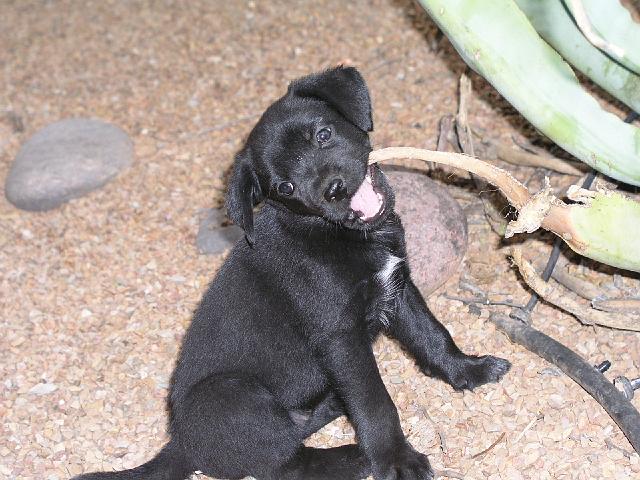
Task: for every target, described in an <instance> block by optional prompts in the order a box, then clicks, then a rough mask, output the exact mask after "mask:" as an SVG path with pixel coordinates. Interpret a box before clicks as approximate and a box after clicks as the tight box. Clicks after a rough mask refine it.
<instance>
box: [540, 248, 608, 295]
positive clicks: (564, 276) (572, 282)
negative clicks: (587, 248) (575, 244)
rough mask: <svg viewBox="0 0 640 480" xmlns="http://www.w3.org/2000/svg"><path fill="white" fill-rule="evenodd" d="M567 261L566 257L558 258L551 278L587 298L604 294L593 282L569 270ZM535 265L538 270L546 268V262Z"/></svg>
mask: <svg viewBox="0 0 640 480" xmlns="http://www.w3.org/2000/svg"><path fill="white" fill-rule="evenodd" d="M567 263H568V262H567V260H566V259H563V258H562V257H560V259H559V260H558V266H557V267H556V268H555V269H554V270H553V272H552V273H551V278H553V279H554V280H555V281H556V282H558V283H559V284H560V285H562V286H563V287H565V288H568V289H569V290H571V291H572V292H574V293H575V294H577V295H579V296H581V297H582V298H584V299H585V300H589V301H591V300H593V299H594V298H597V297H600V296H602V295H603V291H602V290H600V289H599V288H598V287H596V286H595V285H594V284H593V283H591V282H588V281H586V280H583V279H581V278H578V277H576V276H574V275H571V274H570V273H569V272H567V270H566V269H565V268H564V267H565V266H566V265H567ZM535 267H536V271H537V272H541V271H542V270H543V269H544V262H537V263H536V264H535Z"/></svg>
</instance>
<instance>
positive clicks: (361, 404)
mask: <svg viewBox="0 0 640 480" xmlns="http://www.w3.org/2000/svg"><path fill="white" fill-rule="evenodd" d="M317 348H318V351H319V357H320V358H321V362H322V363H323V365H324V367H325V368H326V370H327V373H328V374H329V377H330V378H331V381H332V384H333V385H334V386H335V388H336V390H337V392H338V395H339V396H340V398H342V400H343V402H344V405H345V407H346V410H347V414H348V416H349V419H350V420H351V422H352V423H353V425H354V427H355V429H356V433H357V436H358V439H359V444H360V447H361V448H362V450H363V451H364V453H365V455H366V456H367V458H368V459H369V461H370V462H371V469H372V472H373V476H374V477H375V478H376V479H380V480H382V479H384V480H395V479H406V478H410V479H416V480H418V479H420V480H428V479H431V478H433V471H432V469H431V466H430V465H429V461H428V460H427V457H426V456H425V455H422V454H420V453H418V452H416V451H415V450H414V449H413V448H412V447H411V445H409V443H408V442H407V441H406V440H405V438H404V434H403V432H402V429H401V427H400V420H399V418H398V412H397V411H396V407H395V405H394V404H393V401H392V400H391V397H390V396H389V394H388V392H387V390H386V388H385V386H384V384H383V383H382V379H381V378H380V373H379V371H378V367H377V365H376V361H375V358H374V356H373V351H372V349H371V344H370V342H369V336H368V334H367V332H366V330H365V328H361V329H359V328H358V327H353V328H352V329H349V330H347V329H344V328H343V329H341V330H340V331H339V332H333V333H332V334H331V335H328V336H325V337H324V338H323V340H322V341H320V342H318V344H317Z"/></svg>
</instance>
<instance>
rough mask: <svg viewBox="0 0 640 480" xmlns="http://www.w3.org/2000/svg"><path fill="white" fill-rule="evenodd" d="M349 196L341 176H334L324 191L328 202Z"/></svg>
mask: <svg viewBox="0 0 640 480" xmlns="http://www.w3.org/2000/svg"><path fill="white" fill-rule="evenodd" d="M346 196H347V187H346V186H345V184H344V181H343V180H342V179H341V178H334V179H333V180H331V182H330V183H329V186H328V187H327V189H326V190H325V191H324V199H325V200H326V201H327V202H333V201H334V200H335V201H340V200H342V199H343V198H345V197H346Z"/></svg>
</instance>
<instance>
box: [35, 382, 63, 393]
mask: <svg viewBox="0 0 640 480" xmlns="http://www.w3.org/2000/svg"><path fill="white" fill-rule="evenodd" d="M57 389H58V386H57V385H55V384H53V383H38V384H37V385H34V386H33V387H31V389H30V390H29V393H31V394H33V395H48V394H49V393H52V392H55V391H56V390H57Z"/></svg>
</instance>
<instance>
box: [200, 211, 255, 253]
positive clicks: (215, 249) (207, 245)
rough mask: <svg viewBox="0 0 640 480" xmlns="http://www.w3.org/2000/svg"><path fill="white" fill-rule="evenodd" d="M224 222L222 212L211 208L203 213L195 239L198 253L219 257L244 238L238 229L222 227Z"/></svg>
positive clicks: (224, 218)
mask: <svg viewBox="0 0 640 480" xmlns="http://www.w3.org/2000/svg"><path fill="white" fill-rule="evenodd" d="M225 222H226V217H225V214H224V211H223V210H220V209H217V208H211V209H208V210H205V211H204V212H203V214H202V215H201V217H200V226H199V228H198V236H197V237H196V244H197V246H198V250H199V251H200V253H204V254H207V255H219V254H221V253H223V252H224V251H225V250H227V249H228V248H231V247H233V246H234V245H235V244H236V242H237V241H238V240H240V239H241V238H243V237H244V231H243V230H242V229H241V228H240V227H237V226H235V225H232V224H229V225H224V223H225Z"/></svg>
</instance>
